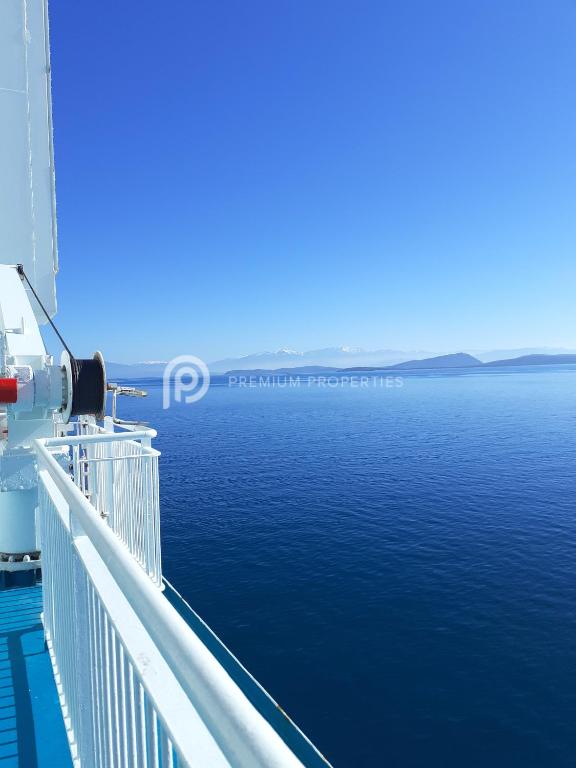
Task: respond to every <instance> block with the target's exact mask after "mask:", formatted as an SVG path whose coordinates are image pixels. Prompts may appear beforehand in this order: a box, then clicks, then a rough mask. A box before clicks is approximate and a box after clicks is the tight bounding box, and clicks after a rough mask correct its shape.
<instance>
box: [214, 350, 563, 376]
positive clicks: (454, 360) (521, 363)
mask: <svg viewBox="0 0 576 768" xmlns="http://www.w3.org/2000/svg"><path fill="white" fill-rule="evenodd" d="M530 365H576V354H574V355H523V356H521V357H513V358H507V359H506V360H493V361H491V362H489V363H483V362H482V361H481V360H478V358H477V357H474V356H473V355H469V354H467V353H466V352H456V353H455V354H452V355H437V356H436V357H427V358H424V359H422V360H407V361H406V362H404V363H397V364H396V365H377V366H374V365H371V366H358V367H354V368H333V367H327V366H315V365H306V366H302V367H292V368H254V369H252V370H246V369H240V370H230V371H227V372H226V373H225V374H224V375H225V376H246V375H248V376H266V375H268V376H269V375H271V374H272V375H274V376H322V375H333V374H336V373H362V372H374V371H431V370H454V369H458V368H483V369H486V368H505V367H513V366H514V367H516V366H518V367H525V366H530Z"/></svg>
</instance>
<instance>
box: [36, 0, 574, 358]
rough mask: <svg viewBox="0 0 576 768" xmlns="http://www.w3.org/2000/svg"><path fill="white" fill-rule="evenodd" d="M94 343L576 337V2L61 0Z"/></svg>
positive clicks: (69, 295) (124, 348)
mask: <svg viewBox="0 0 576 768" xmlns="http://www.w3.org/2000/svg"><path fill="white" fill-rule="evenodd" d="M50 10H51V33H52V72H53V75H52V76H53V100H54V124H55V147H56V182H57V199H58V221H59V244H60V265H61V274H60V276H59V284H58V290H59V303H60V312H59V315H58V321H59V324H60V326H61V329H62V331H63V333H64V334H65V336H66V337H67V338H68V339H69V340H70V344H71V345H72V347H73V349H74V351H75V353H76V354H78V355H88V354H90V353H91V352H92V351H93V350H94V349H96V348H101V349H103V350H104V352H105V355H106V357H107V358H108V359H110V360H118V361H126V362H130V361H137V360H147V359H167V358H169V357H171V356H173V355H176V354H180V353H195V354H198V355H200V356H203V357H204V358H205V359H207V360H213V359H216V358H219V357H224V356H229V355H241V354H248V353H252V352H259V351H263V350H266V349H276V348H278V347H280V346H288V347H291V348H295V349H299V350H305V349H314V348H318V347H326V346H337V345H340V344H350V345H357V346H363V347H366V348H389V347H392V348H397V349H432V350H434V351H457V350H459V349H463V348H503V347H514V346H516V347H522V346H540V345H546V346H556V345H558V346H559V345H564V346H570V347H576V323H575V320H576V300H575V295H576V85H575V82H576V44H575V40H576V1H575V0H538V1H537V0H480V1H479V0H435V1H434V2H431V0H395V2H392V1H390V0H348V1H347V2H343V1H342V0H221V1H219V0H201V1H200V0H171V2H170V3H164V2H160V0H156V1H155V2H150V0H137V1H136V0H130V1H128V0H126V1H125V2H118V0H115V1H114V2H112V0H98V2H97V3H88V2H73V3H71V2H69V0H51V3H50Z"/></svg>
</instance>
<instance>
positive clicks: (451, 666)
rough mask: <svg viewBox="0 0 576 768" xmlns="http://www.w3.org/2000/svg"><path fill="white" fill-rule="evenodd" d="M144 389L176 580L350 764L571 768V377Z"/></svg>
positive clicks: (575, 513)
mask: <svg viewBox="0 0 576 768" xmlns="http://www.w3.org/2000/svg"><path fill="white" fill-rule="evenodd" d="M147 387H148V389H149V392H150V396H149V398H148V400H147V401H144V402H142V401H136V402H134V401H127V402H126V401H123V402H122V403H121V406H122V414H121V415H124V416H125V417H129V416H130V415H132V414H135V413H137V412H140V414H142V415H143V416H144V418H146V419H147V420H148V421H150V422H151V423H152V424H153V425H154V426H156V427H157V428H158V430H159V437H158V440H157V447H158V448H159V449H160V450H161V451H162V452H163V458H162V460H161V461H162V464H161V471H162V476H161V477H162V480H161V483H162V486H161V493H162V502H163V542H164V569H165V573H166V576H167V577H168V578H169V579H170V580H171V581H172V582H173V583H174V584H175V585H176V586H177V587H178V588H179V589H180V591H181V592H182V593H183V594H184V596H185V597H186V598H187V599H188V600H189V602H190V603H191V604H192V606H193V607H194V608H195V609H196V610H197V611H198V612H199V613H200V614H201V615H202V616H203V617H204V618H205V619H206V620H207V621H208V623H209V624H210V625H211V626H212V628H213V629H214V630H215V631H216V632H217V633H218V634H219V635H220V637H221V638H222V639H223V640H224V642H226V644H227V645H228V646H229V647H230V648H231V649H232V650H233V652H234V653H235V654H236V655H237V656H238V657H239V658H240V659H241V661H242V662H243V663H244V664H245V665H246V666H247V667H248V669H249V670H250V671H251V672H252V673H253V674H254V675H255V676H256V677H257V679H258V680H260V682H262V683H263V684H264V686H265V687H266V688H267V689H268V690H269V691H270V693H271V694H272V695H273V696H274V697H275V698H276V699H277V700H278V701H279V702H280V703H281V704H282V706H283V707H284V708H285V709H286V710H287V711H288V712H289V713H290V714H291V715H292V717H293V718H294V719H295V720H296V722H297V723H298V724H299V725H300V726H301V727H302V728H303V730H304V731H305V732H306V733H308V734H309V736H310V737H311V738H312V739H313V741H315V743H316V744H317V746H318V747H319V748H320V749H322V751H324V752H325V754H326V755H327V757H328V758H329V759H330V760H331V761H333V763H334V764H335V766H353V767H354V768H356V767H358V766H402V767H404V766H408V767H409V768H413V767H414V768H415V767H417V766H426V767H427V768H430V767H431V766H432V767H436V766H437V767H438V768H451V767H452V766H454V768H456V766H457V767H458V768H462V766H466V767H467V768H470V767H471V766H491V767H493V766H502V768H512V767H514V766H518V767H521V768H529V767H531V766H537V767H538V768H542V767H545V768H552V767H553V766H571V767H572V766H574V765H576V499H575V491H576V442H575V441H576V369H574V368H567V367H563V368H557V369H547V370H543V369H539V370H536V371H535V370H533V369H524V370H523V372H521V373H520V372H515V371H507V372H500V373H495V374H490V373H486V372H483V373H481V374H480V373H475V374H470V375H435V376H428V377H427V376H422V375H418V376H416V375H410V376H406V377H405V378H404V386H403V387H402V388H401V389H383V388H379V387H370V388H366V389H360V388H353V387H350V386H343V387H340V388H334V389H328V388H326V387H318V386H310V387H302V388H299V389H295V388H292V389H288V388H283V389H279V388H271V389H239V388H229V387H227V386H214V387H211V389H210V391H209V393H208V395H207V396H206V397H205V399H204V400H202V401H201V402H200V403H197V404H195V405H189V406H183V405H180V406H173V407H172V408H171V409H170V410H168V411H163V410H162V408H161V390H160V382H147Z"/></svg>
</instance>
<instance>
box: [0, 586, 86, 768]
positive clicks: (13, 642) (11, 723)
mask: <svg viewBox="0 0 576 768" xmlns="http://www.w3.org/2000/svg"><path fill="white" fill-rule="evenodd" d="M41 611H42V587H41V586H40V585H37V586H32V587H17V588H14V589H6V590H0V768H68V766H71V765H72V760H71V758H70V750H69V748H68V740H67V738H66V731H65V729H64V721H63V720H62V713H61V710H60V704H59V702H58V695H57V693H56V685H55V683H54V677H53V675H52V665H51V663H50V657H49V655H48V651H47V650H46V648H45V645H44V634H43V630H42V624H41V622H40V613H41Z"/></svg>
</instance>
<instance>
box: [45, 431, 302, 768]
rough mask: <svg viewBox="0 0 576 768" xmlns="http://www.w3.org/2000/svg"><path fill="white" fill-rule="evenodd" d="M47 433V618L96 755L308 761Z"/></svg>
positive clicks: (74, 743) (161, 761)
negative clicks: (124, 537)
mask: <svg viewBox="0 0 576 768" xmlns="http://www.w3.org/2000/svg"><path fill="white" fill-rule="evenodd" d="M48 443H52V441H47V440H37V441H36V448H37V453H38V464H39V507H40V535H41V544H42V552H43V562H44V573H43V590H44V607H45V608H44V625H45V632H46V639H47V643H48V647H49V650H50V654H51V657H52V661H53V665H54V671H55V675H56V680H57V684H58V690H59V694H60V699H61V704H62V709H63V713H64V717H65V722H66V727H67V729H68V734H69V738H70V743H71V747H72V755H73V757H74V759H75V761H76V763H77V764H78V765H81V766H85V768H88V766H98V767H100V766H104V767H106V768H107V767H108V766H114V768H115V767H116V766H122V767H124V766H137V767H138V768H140V767H141V766H142V768H157V766H162V767H163V768H164V767H167V768H170V767H171V766H193V765H194V766H214V768H219V766H224V765H234V766H240V767H242V768H244V767H246V768H258V767H261V768H264V767H265V766H266V768H274V767H276V768H280V766H286V767H287V768H288V767H289V766H301V765H302V763H301V762H300V760H299V759H298V758H297V757H296V756H295V755H294V753H293V752H292V751H291V750H290V749H289V747H288V746H287V745H286V744H285V742H284V741H283V740H282V739H281V737H280V736H279V735H278V733H277V732H276V731H275V730H274V729H273V728H272V726H271V725H270V724H269V723H268V722H267V720H266V719H265V718H264V717H263V716H262V715H261V714H260V713H259V712H258V711H257V710H256V709H255V707H254V706H253V705H252V704H251V703H250V701H249V700H248V698H247V697H246V695H245V694H244V693H243V692H242V690H241V689H240V688H239V687H238V685H237V684H236V683H235V682H234V681H233V680H232V678H231V677H230V676H229V674H228V673H227V672H226V671H225V670H224V668H223V667H222V666H221V665H220V664H219V663H218V661H217V660H216V659H215V657H214V656H213V655H212V654H211V653H210V651H209V650H208V649H207V647H206V646H205V645H204V644H203V643H202V641H201V640H200V639H199V637H198V636H197V635H196V634H195V633H194V632H193V631H192V630H191V628H190V627H189V626H188V624H186V622H185V621H184V619H183V618H182V617H181V616H180V615H179V614H178V613H177V611H176V610H175V609H174V608H173V606H171V605H170V603H169V602H168V601H167V600H166V598H165V597H164V595H163V593H162V592H161V591H160V590H158V589H157V588H156V586H155V585H154V584H153V583H152V581H151V580H150V579H149V578H148V576H147V575H146V574H145V573H144V571H143V569H142V568H141V566H140V565H139V564H138V563H137V562H136V561H135V559H134V558H133V557H132V556H131V555H130V553H129V552H128V550H127V548H126V547H125V545H124V544H123V543H122V542H121V541H120V540H119V538H118V537H117V535H116V534H115V533H114V532H113V531H112V529H111V528H110V527H109V526H108V525H107V524H106V522H105V520H104V519H103V518H102V517H101V516H100V515H99V514H98V512H97V510H96V509H95V507H94V506H93V505H92V504H91V503H90V501H89V500H88V499H87V498H86V496H85V495H84V494H83V493H82V491H81V489H80V488H79V487H78V486H77V485H76V484H75V483H74V482H73V481H72V479H71V478H70V476H69V475H68V474H67V473H66V472H65V470H64V469H62V467H61V466H60V465H59V463H58V461H57V460H56V458H55V456H54V455H53V453H52V452H51V450H50V449H49V447H48V445H47V444H48Z"/></svg>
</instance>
